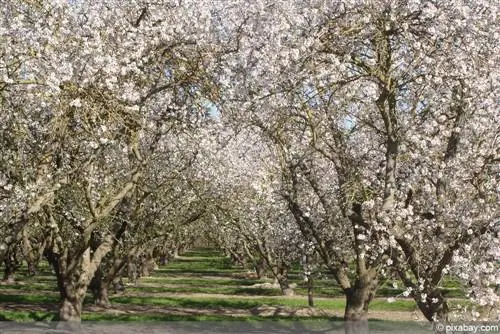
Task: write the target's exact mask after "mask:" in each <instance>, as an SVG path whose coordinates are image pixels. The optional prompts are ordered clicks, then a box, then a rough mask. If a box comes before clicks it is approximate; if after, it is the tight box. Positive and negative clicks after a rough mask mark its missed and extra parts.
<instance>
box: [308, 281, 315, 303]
mask: <svg viewBox="0 0 500 334" xmlns="http://www.w3.org/2000/svg"><path fill="white" fill-rule="evenodd" d="M313 288H314V282H313V278H312V275H308V276H307V303H308V305H309V307H314V291H313Z"/></svg>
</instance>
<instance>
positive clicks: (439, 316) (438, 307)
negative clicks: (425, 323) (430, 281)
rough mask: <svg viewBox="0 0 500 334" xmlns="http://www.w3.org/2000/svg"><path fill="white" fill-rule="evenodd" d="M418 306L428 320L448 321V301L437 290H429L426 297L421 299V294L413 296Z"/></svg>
mask: <svg viewBox="0 0 500 334" xmlns="http://www.w3.org/2000/svg"><path fill="white" fill-rule="evenodd" d="M414 299H415V301H416V302H417V305H418V308H419V309H420V311H422V314H423V315H424V316H425V318H426V319H427V320H429V321H430V322H433V321H448V313H449V308H448V303H447V301H446V299H445V298H444V297H443V295H442V293H441V292H440V291H439V290H435V291H432V292H429V293H428V294H427V298H426V299H425V300H424V301H422V299H421V295H420V294H418V296H415V297H414Z"/></svg>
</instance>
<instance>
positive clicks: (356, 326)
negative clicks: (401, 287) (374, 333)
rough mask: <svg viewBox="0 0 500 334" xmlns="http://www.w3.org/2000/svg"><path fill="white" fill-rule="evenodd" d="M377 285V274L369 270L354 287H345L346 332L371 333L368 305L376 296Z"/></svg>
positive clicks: (351, 333) (353, 333)
mask: <svg viewBox="0 0 500 334" xmlns="http://www.w3.org/2000/svg"><path fill="white" fill-rule="evenodd" d="M377 286H378V281H377V279H376V274H375V273H372V272H367V273H364V274H362V275H360V277H359V278H358V279H357V280H356V282H355V284H354V286H353V287H350V288H347V289H344V293H345V295H346V306H345V313H344V320H345V321H346V334H355V333H356V334H364V333H369V328H368V306H369V304H370V302H371V301H372V300H373V298H374V297H375V292H376V290H377Z"/></svg>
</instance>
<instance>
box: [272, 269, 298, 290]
mask: <svg viewBox="0 0 500 334" xmlns="http://www.w3.org/2000/svg"><path fill="white" fill-rule="evenodd" d="M276 279H277V280H278V284H279V285H280V289H281V292H282V293H283V295H284V296H293V295H294V291H293V289H292V288H291V287H290V282H289V281H288V270H287V269H286V268H280V269H279V271H278V273H277V275H276Z"/></svg>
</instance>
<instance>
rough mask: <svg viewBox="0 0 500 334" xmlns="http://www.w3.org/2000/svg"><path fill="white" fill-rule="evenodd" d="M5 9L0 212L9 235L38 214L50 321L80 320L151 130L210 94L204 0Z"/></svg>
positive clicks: (183, 115) (179, 119) (185, 116)
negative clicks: (53, 289)
mask: <svg viewBox="0 0 500 334" xmlns="http://www.w3.org/2000/svg"><path fill="white" fill-rule="evenodd" d="M4 5H5V6H4V8H3V10H5V11H8V13H9V15H3V16H2V17H3V20H4V22H2V23H3V24H2V28H3V29H2V37H1V38H2V45H5V46H6V47H5V49H4V50H3V54H2V56H3V58H2V71H3V72H2V78H3V79H2V108H3V109H4V110H3V112H2V117H5V120H6V122H7V123H8V124H9V122H10V123H11V124H16V125H15V127H14V128H13V129H11V128H8V129H6V130H5V131H4V132H3V134H5V137H4V141H5V142H6V143H8V144H9V146H8V147H7V148H8V149H7V152H6V156H5V159H6V162H7V163H6V164H5V165H4V164H2V169H4V170H2V173H3V174H2V179H6V184H5V185H2V187H3V188H4V190H6V191H7V192H8V193H7V195H8V196H7V197H6V198H5V202H2V207H5V208H6V209H5V210H3V211H2V218H4V215H5V217H6V218H7V219H5V221H9V222H11V224H13V229H12V231H13V235H14V238H13V239H12V240H15V239H16V238H17V235H18V233H19V231H21V230H22V228H23V227H24V226H25V225H26V224H28V223H29V222H30V221H32V220H33V219H32V217H33V215H35V214H38V215H41V216H42V218H43V221H45V222H47V225H46V228H48V229H49V230H50V232H51V237H50V240H51V245H50V246H49V248H48V249H47V252H46V254H47V256H48V258H49V261H50V262H51V264H52V265H53V266H54V269H55V271H56V276H57V279H58V285H59V290H60V293H61V307H60V312H59V317H60V319H61V320H79V319H80V315H81V306H82V302H83V297H84V295H85V292H86V290H87V287H88V285H89V284H90V281H91V279H92V277H93V276H94V273H95V271H96V270H97V268H98V267H99V265H100V263H101V261H102V259H103V258H104V256H105V255H106V254H107V253H108V252H109V251H110V250H111V249H112V246H113V243H114V242H115V238H114V236H115V235H116V233H117V232H118V231H120V229H121V226H122V225H123V224H122V222H120V221H117V220H116V219H115V218H114V215H115V214H117V213H118V212H119V211H120V210H122V208H123V207H126V205H125V204H124V201H127V199H129V198H131V196H133V194H134V192H135V189H136V185H137V183H138V182H139V181H140V179H141V178H142V177H143V174H144V168H145V167H146V166H147V164H148V160H147V159H148V150H151V147H154V146H155V145H156V144H157V143H158V141H159V139H160V138H161V137H162V136H163V135H166V133H165V134H164V133H163V132H162V127H168V126H169V125H173V126H182V125H183V124H184V123H186V122H187V123H189V122H191V121H193V120H195V119H196V116H197V114H198V113H199V111H200V110H201V109H202V97H203V96H204V95H205V96H208V95H210V94H211V93H212V90H211V89H212V88H211V87H212V86H210V85H209V82H210V79H209V76H208V75H206V73H208V70H209V67H210V62H211V60H213V58H211V57H210V56H209V55H210V52H211V51H213V50H214V48H213V47H212V46H211V44H210V43H211V42H212V40H211V39H210V38H209V32H210V26H211V25H210V23H211V20H210V15H209V13H210V6H204V5H200V4H199V3H196V4H195V3H186V2H184V3H183V4H182V6H180V5H179V6H164V5H163V4H161V3H159V4H147V3H146V4H144V3H141V2H127V4H122V3H118V2H117V3H112V2H97V3H95V2H92V4H90V3H87V2H86V1H79V2H65V1H40V2H29V3H23V2H17V1H8V2H7V3H5V4H4ZM167 17H168V18H170V19H169V20H168V21H167V20H166V19H165V18H167ZM202 44H203V45H202ZM4 115H5V116H4ZM166 118H168V119H166ZM13 122H14V123H13ZM2 123H3V122H2ZM158 123H165V124H160V125H158ZM4 166H6V167H4ZM31 189H33V190H31ZM4 203H5V204H4ZM4 211H7V212H6V213H4ZM2 220H3V219H2Z"/></svg>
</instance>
